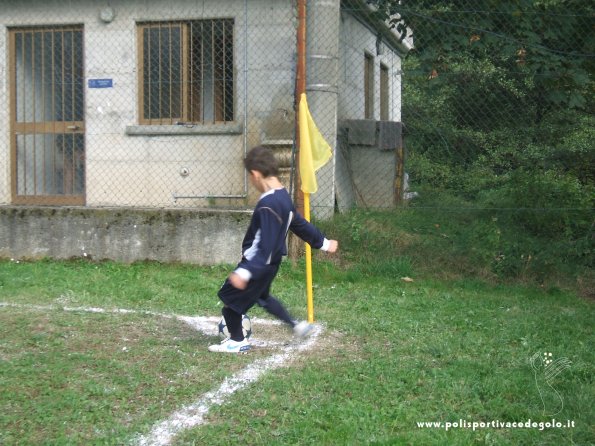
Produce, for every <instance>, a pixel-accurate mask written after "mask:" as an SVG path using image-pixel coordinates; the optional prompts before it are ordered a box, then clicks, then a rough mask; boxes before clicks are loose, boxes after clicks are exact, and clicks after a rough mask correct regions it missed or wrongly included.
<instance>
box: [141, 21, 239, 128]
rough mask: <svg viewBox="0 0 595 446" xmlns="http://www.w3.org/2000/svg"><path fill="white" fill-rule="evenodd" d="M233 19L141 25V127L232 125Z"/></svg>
mask: <svg viewBox="0 0 595 446" xmlns="http://www.w3.org/2000/svg"><path fill="white" fill-rule="evenodd" d="M233 26H234V21H233V19H212V20H196V21H189V22H159V23H144V24H140V25H139V41H140V42H141V43H140V47H139V50H140V51H141V53H142V56H141V57H140V58H139V60H140V63H141V64H142V66H141V67H140V69H139V73H141V76H142V78H141V79H140V82H139V84H140V86H141V92H140V95H139V100H140V110H141V118H140V122H141V124H175V123H176V122H179V121H183V122H192V123H217V122H229V121H233V120H234V51H233V48H234V47H233V38H234V36H233Z"/></svg>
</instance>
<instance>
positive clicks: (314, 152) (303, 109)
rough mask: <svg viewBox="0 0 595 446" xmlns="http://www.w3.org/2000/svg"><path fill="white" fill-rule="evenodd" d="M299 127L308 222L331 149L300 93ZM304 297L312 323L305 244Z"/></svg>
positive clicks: (309, 265)
mask: <svg viewBox="0 0 595 446" xmlns="http://www.w3.org/2000/svg"><path fill="white" fill-rule="evenodd" d="M299 127H300V157H299V163H300V179H301V180H302V187H301V189H302V192H304V218H305V219H306V220H308V221H310V194H313V193H314V192H316V191H317V190H318V184H317V183H316V171H317V170H318V169H320V168H321V167H322V166H324V165H325V164H326V163H327V162H328V160H330V159H331V156H333V153H332V151H331V147H330V146H329V145H328V143H327V142H326V141H325V140H324V138H323V137H322V135H321V134H320V131H319V130H318V127H316V123H315V122H314V119H312V115H311V114H310V110H308V102H307V101H306V95H305V94H304V93H302V95H301V96H300V105H299ZM306 297H307V305H308V322H310V323H312V322H314V295H313V292H312V248H311V247H310V245H309V244H308V243H306Z"/></svg>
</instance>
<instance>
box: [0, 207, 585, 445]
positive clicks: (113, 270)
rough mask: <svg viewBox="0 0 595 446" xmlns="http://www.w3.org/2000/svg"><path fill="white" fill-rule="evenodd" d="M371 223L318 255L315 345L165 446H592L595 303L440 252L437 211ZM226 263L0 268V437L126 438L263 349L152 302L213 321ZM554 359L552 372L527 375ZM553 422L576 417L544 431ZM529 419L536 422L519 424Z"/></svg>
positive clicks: (343, 224)
mask: <svg viewBox="0 0 595 446" xmlns="http://www.w3.org/2000/svg"><path fill="white" fill-rule="evenodd" d="M362 218H363V217H361V216H360V217H357V218H355V219H351V220H345V221H338V222H335V223H333V224H332V225H327V227H326V229H327V231H329V232H332V233H339V235H340V236H341V234H344V235H342V236H341V237H342V238H343V244H342V247H343V248H344V250H343V252H342V254H341V256H338V257H336V258H328V257H326V256H324V255H317V256H316V258H315V262H314V264H315V273H314V274H315V289H314V293H315V316H316V319H317V321H319V322H321V323H323V324H324V326H325V330H324V332H323V334H322V335H321V337H320V338H319V339H318V342H317V343H316V345H315V347H314V348H313V349H312V350H309V351H307V352H304V353H303V354H300V355H299V356H297V357H296V358H295V359H294V360H293V361H292V363H291V365H290V366H289V367H284V368H278V369H275V370H271V371H270V372H267V373H265V374H264V376H262V377H261V378H260V379H258V380H257V381H255V382H252V383H251V384H249V385H248V386H247V387H245V388H243V389H242V390H239V391H238V392H236V393H234V394H233V395H231V396H230V397H229V398H227V399H226V400H225V401H224V402H223V404H221V405H213V407H211V408H210V410H209V411H208V413H207V414H206V419H205V423H203V424H201V425H199V426H196V427H194V428H190V429H187V430H184V431H182V432H181V433H180V434H179V435H178V436H176V437H175V438H174V441H173V443H172V444H175V445H224V444H225V445H227V444H249V445H298V444H299V445H313V444H317V445H320V444H322V445H372V444H375V445H380V444H382V445H401V444H404V445H446V444H448V445H470V444H480V445H483V444H485V445H554V444H555V445H558V444H576V445H589V444H595V428H594V423H593V420H595V410H594V407H595V404H593V402H594V401H595V387H594V382H593V381H594V379H593V378H594V368H593V365H594V359H595V358H594V355H593V352H594V351H595V345H594V339H595V337H594V336H593V327H594V326H595V312H594V311H593V300H592V299H590V298H588V297H581V296H579V294H580V293H579V291H577V290H573V289H572V288H567V287H563V286H558V285H555V283H557V282H556V281H555V280H554V281H552V283H549V284H548V283H543V282H542V283H540V282H535V283H531V282H530V281H528V280H526V278H522V279H523V280H515V281H506V280H493V278H492V277H491V276H490V275H489V274H484V273H482V271H483V270H484V269H483V267H482V265H481V264H479V263H478V262H477V259H476V258H473V257H470V260H469V263H468V264H464V262H458V263H457V265H450V264H449V261H448V260H443V261H441V262H439V261H437V260H436V259H449V258H450V259H453V258H455V257H456V258H458V259H461V258H464V255H462V253H461V251H460V249H459V248H458V247H457V245H456V243H454V242H452V240H453V237H454V236H453V233H452V232H447V229H446V228H445V225H444V224H442V223H441V222H440V221H438V222H436V224H439V225H440V230H439V231H438V230H437V228H436V226H435V222H434V221H432V222H431V224H429V223H428V224H427V225H426V226H425V227H424V228H425V229H424V231H421V230H419V231H415V230H414V229H415V228H416V227H418V226H419V225H422V223H421V222H419V221H418V222H416V223H415V224H413V223H411V225H412V226H411V227H410V228H408V229H407V230H405V229H403V228H402V227H401V228H399V229H398V231H397V232H398V233H395V232H394V231H395V230H394V229H391V228H390V225H389V224H388V222H387V221H386V220H384V221H383V220H378V219H375V220H374V221H375V222H376V226H373V225H370V222H367V221H363V220H362ZM416 225H418V226H416ZM419 227H422V226H419ZM391 231H393V233H392V234H391ZM420 233H421V234H422V236H420ZM434 233H435V234H434ZM348 234H349V235H348ZM432 237H434V238H432ZM416 240H417V241H416ZM442 242H446V243H447V245H448V247H445V246H442V245H440V243H442ZM416 243H417V245H416ZM362 247H366V248H365V249H362ZM448 249H451V250H452V251H450V252H449V251H448ZM389 252H393V255H389ZM395 252H396V253H399V254H394V253H395ZM424 259H425V260H424ZM424 262H425V263H424ZM229 268H230V266H228V265H227V266H226V265H222V266H214V267H195V266H191V265H163V264H158V263H138V264H133V265H121V264H117V263H112V262H99V263H93V262H87V261H78V260H74V261H67V262H59V261H49V260H48V261H40V262H26V261H15V260H2V261H0V444H2V445H17V444H19V445H29V444H31V445H37V444H47V445H67V444H73V445H74V444H77V445H88V444H93V445H95V444H109V445H119V444H134V442H135V441H136V440H137V439H138V438H139V437H138V436H139V435H145V434H147V433H148V432H149V431H150V430H151V428H152V427H153V426H154V425H155V424H156V423H158V422H160V421H161V420H164V419H167V418H168V417H169V416H170V415H171V414H172V413H173V412H174V411H176V410H177V409H178V408H180V407H183V406H186V405H188V404H191V403H193V402H194V401H196V400H197V399H198V398H200V396H201V395H204V394H205V393H206V392H209V391H211V390H213V389H216V388H217V387H218V386H219V385H221V383H222V381H223V380H224V379H225V378H226V377H230V376H232V375H233V374H235V373H237V372H238V371H241V370H243V369H245V368H246V367H248V366H250V364H254V363H255V361H258V360H261V359H266V358H267V357H269V356H270V355H271V354H272V352H271V351H270V350H268V349H267V348H260V349H258V348H257V349H255V350H254V351H253V352H251V353H250V354H247V355H240V356H232V355H229V356H223V357H222V355H216V354H213V353H209V352H208V351H207V350H206V347H207V346H208V345H209V344H210V343H212V342H216V341H217V338H216V337H214V336H208V335H205V334H201V333H199V332H197V331H195V330H193V329H191V328H190V327H189V326H187V325H185V324H182V323H180V322H179V321H177V320H175V319H173V318H168V317H161V316H158V315H155V314H149V313H146V312H147V311H152V312H157V313H163V314H178V315H189V316H217V315H219V314H220V305H219V304H218V299H217V298H216V291H217V289H218V287H219V285H220V283H221V282H222V280H223V278H224V277H225V276H226V274H227V272H228V271H229ZM303 271H304V268H303V263H302V262H301V261H299V262H296V263H292V262H286V263H284V264H283V266H282V268H281V271H280V274H279V276H278V279H277V281H276V282H275V284H274V289H273V292H274V294H276V295H277V296H278V297H279V298H281V300H283V301H284V302H286V303H287V305H288V306H289V308H290V309H291V311H292V312H293V313H294V314H295V315H296V316H297V317H299V318H305V315H306V309H305V285H304V273H303ZM405 276H407V277H411V278H412V279H413V281H412V282H408V281H404V280H402V278H403V277H405ZM471 277H476V278H471ZM8 304H10V305H8ZM65 307H67V308H70V310H69V311H65V310H64V308H65ZM76 307H81V308H82V307H87V308H88V307H97V308H103V309H107V310H115V309H129V310H139V311H140V312H137V313H118V312H114V313H109V312H105V313H98V312H89V311H83V310H82V309H80V310H76V309H75V310H73V308H76ZM251 315H252V316H256V317H266V315H265V314H264V313H263V312H262V310H260V309H254V310H253V311H252V312H251ZM255 335H256V336H258V335H267V333H262V332H261V333H258V332H257V333H255ZM544 353H548V354H549V353H551V356H549V355H548V356H546V357H545V358H544V359H547V360H551V361H553V362H552V365H549V366H546V365H545V363H542V362H541V361H537V362H536V363H535V362H534V365H536V368H535V369H534V368H533V367H532V365H531V358H532V357H533V356H534V355H538V357H539V359H540V360H541V359H542V358H543V354H544ZM230 356H231V357H230ZM554 361H557V362H555V363H554ZM562 361H563V362H562ZM556 364H558V368H557V369H553V368H552V367H553V366H554V365H556ZM548 367H549V368H548ZM552 419H555V420H556V421H557V422H561V423H563V424H564V425H566V423H567V422H568V421H570V422H571V423H573V424H574V427H571V428H566V427H558V428H547V426H546V424H545V423H551V421H552ZM460 420H461V421H460ZM528 421H531V422H535V423H537V424H535V427H533V428H526V427H521V428H519V427H516V428H515V427H512V423H526V422H528ZM424 422H438V423H445V424H446V423H451V424H454V423H462V424H463V425H464V427H453V426H451V428H449V429H448V430H446V428H445V424H444V425H443V426H442V427H424V426H420V425H419V424H418V423H424ZM472 423H484V425H483V426H484V427H478V428H476V429H475V430H474V429H473V428H472ZM498 423H504V426H506V423H509V427H503V428H501V427H498ZM539 423H542V425H541V426H542V428H540V425H539Z"/></svg>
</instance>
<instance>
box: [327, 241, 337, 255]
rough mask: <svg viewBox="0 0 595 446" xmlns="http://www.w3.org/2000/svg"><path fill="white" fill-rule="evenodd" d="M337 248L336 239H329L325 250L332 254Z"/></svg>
mask: <svg viewBox="0 0 595 446" xmlns="http://www.w3.org/2000/svg"><path fill="white" fill-rule="evenodd" d="M337 249H339V242H338V241H336V240H329V245H328V249H327V250H326V252H330V253H331V254H332V253H334V252H337Z"/></svg>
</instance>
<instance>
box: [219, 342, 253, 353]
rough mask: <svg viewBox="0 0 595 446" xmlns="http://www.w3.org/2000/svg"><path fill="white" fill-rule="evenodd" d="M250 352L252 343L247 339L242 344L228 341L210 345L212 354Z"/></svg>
mask: <svg viewBox="0 0 595 446" xmlns="http://www.w3.org/2000/svg"><path fill="white" fill-rule="evenodd" d="M248 350H250V343H249V342H248V341H247V340H246V339H244V340H243V341H240V342H238V341H234V340H233V339H226V340H225V341H223V342H221V344H215V345H209V351H210V352H219V353H246V352H247V351H248Z"/></svg>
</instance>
